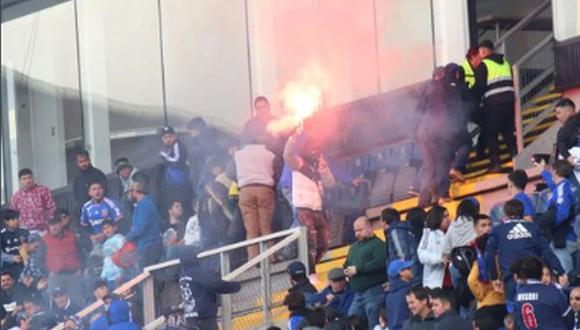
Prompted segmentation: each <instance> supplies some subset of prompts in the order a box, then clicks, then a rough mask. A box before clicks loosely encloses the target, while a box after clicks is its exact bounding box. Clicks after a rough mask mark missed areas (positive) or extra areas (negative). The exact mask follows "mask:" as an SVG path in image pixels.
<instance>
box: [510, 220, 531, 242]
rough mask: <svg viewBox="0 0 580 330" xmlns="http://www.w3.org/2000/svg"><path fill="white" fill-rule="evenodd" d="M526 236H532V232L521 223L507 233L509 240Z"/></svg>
mask: <svg viewBox="0 0 580 330" xmlns="http://www.w3.org/2000/svg"><path fill="white" fill-rule="evenodd" d="M524 238H532V234H531V233H530V231H529V230H528V229H527V228H526V227H525V226H524V225H522V224H521V223H518V224H517V225H515V226H514V227H513V228H512V229H511V230H510V231H509V232H508V234H507V239H509V240H516V239H524Z"/></svg>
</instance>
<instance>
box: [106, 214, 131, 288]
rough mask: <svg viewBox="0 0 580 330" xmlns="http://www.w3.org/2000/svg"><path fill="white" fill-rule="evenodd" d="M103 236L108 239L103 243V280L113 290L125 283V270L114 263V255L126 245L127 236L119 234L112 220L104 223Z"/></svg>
mask: <svg viewBox="0 0 580 330" xmlns="http://www.w3.org/2000/svg"><path fill="white" fill-rule="evenodd" d="M103 234H105V236H106V237H107V239H106V241H105V242H104V243H103V270H102V271H101V278H102V279H103V280H105V281H107V284H108V286H109V288H110V289H111V290H114V289H115V288H117V286H119V285H120V284H121V283H123V280H124V279H125V278H124V272H123V269H122V268H121V267H119V266H117V265H115V263H114V262H113V258H112V256H113V254H114V253H115V252H117V251H119V250H120V249H121V248H122V247H123V245H124V244H125V241H126V240H125V236H123V235H121V234H119V233H118V232H117V224H116V223H115V222H113V221H111V220H105V221H103Z"/></svg>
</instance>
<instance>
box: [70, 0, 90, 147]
mask: <svg viewBox="0 0 580 330" xmlns="http://www.w3.org/2000/svg"><path fill="white" fill-rule="evenodd" d="M73 8H74V14H75V20H74V22H75V42H76V44H77V47H76V49H75V50H76V56H77V83H78V87H79V105H80V110H81V148H82V149H85V148H86V147H87V146H86V145H85V142H86V141H85V140H86V139H85V102H84V101H83V83H82V75H81V64H82V63H81V45H80V40H81V38H80V32H79V9H78V4H77V0H74V1H73ZM93 156H94V155H93Z"/></svg>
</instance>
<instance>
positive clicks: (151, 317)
mask: <svg viewBox="0 0 580 330" xmlns="http://www.w3.org/2000/svg"><path fill="white" fill-rule="evenodd" d="M143 320H144V321H145V324H149V323H151V322H153V321H155V279H154V278H153V276H151V275H149V277H147V279H146V280H145V283H143Z"/></svg>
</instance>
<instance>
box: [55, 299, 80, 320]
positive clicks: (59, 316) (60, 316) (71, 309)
mask: <svg viewBox="0 0 580 330" xmlns="http://www.w3.org/2000/svg"><path fill="white" fill-rule="evenodd" d="M78 311H80V308H79V307H78V306H77V305H75V304H73V303H72V301H70V298H69V304H68V305H67V306H66V307H65V308H64V309H60V308H58V307H57V306H56V304H54V308H53V309H52V311H51V312H52V315H53V316H54V317H55V318H56V320H57V322H59V323H60V322H64V321H65V320H67V319H68V318H69V317H70V316H73V315H75V314H76V313H77V312H78Z"/></svg>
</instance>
